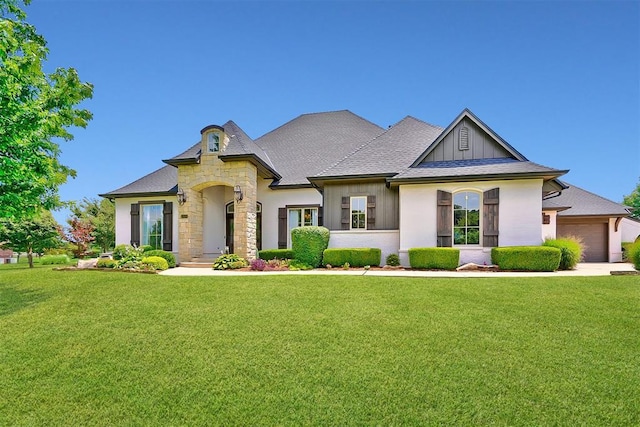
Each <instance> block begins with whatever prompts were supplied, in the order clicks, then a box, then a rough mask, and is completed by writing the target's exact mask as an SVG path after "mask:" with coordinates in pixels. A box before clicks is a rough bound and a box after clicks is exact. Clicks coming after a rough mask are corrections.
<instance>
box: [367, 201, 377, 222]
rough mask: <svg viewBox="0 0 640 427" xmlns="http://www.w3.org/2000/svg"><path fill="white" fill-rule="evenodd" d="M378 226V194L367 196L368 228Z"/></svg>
mask: <svg viewBox="0 0 640 427" xmlns="http://www.w3.org/2000/svg"><path fill="white" fill-rule="evenodd" d="M375 228H376V196H367V229H369V230H374V229H375Z"/></svg>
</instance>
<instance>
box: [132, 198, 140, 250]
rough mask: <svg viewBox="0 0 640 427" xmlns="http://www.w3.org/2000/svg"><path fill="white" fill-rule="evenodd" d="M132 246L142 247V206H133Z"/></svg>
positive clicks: (134, 204)
mask: <svg viewBox="0 0 640 427" xmlns="http://www.w3.org/2000/svg"><path fill="white" fill-rule="evenodd" d="M130 243H131V246H136V247H137V246H140V204H139V203H132V204H131V242H130Z"/></svg>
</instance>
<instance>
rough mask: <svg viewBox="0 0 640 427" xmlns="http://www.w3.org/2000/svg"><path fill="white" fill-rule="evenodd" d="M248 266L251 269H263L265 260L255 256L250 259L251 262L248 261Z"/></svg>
mask: <svg viewBox="0 0 640 427" xmlns="http://www.w3.org/2000/svg"><path fill="white" fill-rule="evenodd" d="M249 266H250V267H251V269H252V270H255V271H264V269H265V268H267V262H266V261H265V260H263V259H260V258H256V259H253V260H251V263H249Z"/></svg>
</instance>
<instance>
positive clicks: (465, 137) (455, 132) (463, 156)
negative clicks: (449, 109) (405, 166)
mask: <svg viewBox="0 0 640 427" xmlns="http://www.w3.org/2000/svg"><path fill="white" fill-rule="evenodd" d="M500 158H507V159H509V158H510V159H514V160H518V161H527V158H526V157H525V156H523V155H522V154H521V153H520V152H519V151H518V150H516V149H515V148H513V147H512V146H511V145H510V144H509V143H507V142H506V141H505V140H504V139H502V138H501V137H500V135H498V134H497V133H495V132H494V131H493V130H492V129H491V128H489V126H487V125H486V124H485V123H484V122H483V121H482V120H480V119H479V118H478V117H477V116H476V115H475V114H473V113H472V112H471V111H470V110H468V109H466V108H465V109H464V110H463V111H462V113H460V114H459V115H458V117H456V119H455V120H454V121H453V122H451V124H450V125H449V126H447V128H446V129H444V130H443V131H442V133H441V134H440V135H439V136H438V137H437V138H436V139H435V140H434V141H433V142H432V143H431V144H430V145H429V146H428V147H427V149H426V150H425V151H424V152H423V153H422V154H421V155H420V156H419V157H418V158H417V159H416V160H415V161H414V162H413V164H412V165H411V167H416V166H418V165H420V164H421V163H430V162H443V161H445V162H448V161H461V160H481V159H500Z"/></svg>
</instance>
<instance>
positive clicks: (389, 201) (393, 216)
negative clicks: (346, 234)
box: [324, 182, 399, 230]
mask: <svg viewBox="0 0 640 427" xmlns="http://www.w3.org/2000/svg"><path fill="white" fill-rule="evenodd" d="M354 196H375V215H376V216H375V224H374V225H373V226H370V225H369V224H367V228H368V229H370V230H397V229H398V225H399V213H398V212H399V211H398V200H399V199H398V190H397V189H393V188H392V189H389V188H387V186H386V185H385V183H384V182H375V183H366V182H363V183H348V184H325V186H324V226H325V227H327V228H328V229H329V230H341V229H342V198H343V197H354Z"/></svg>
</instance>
